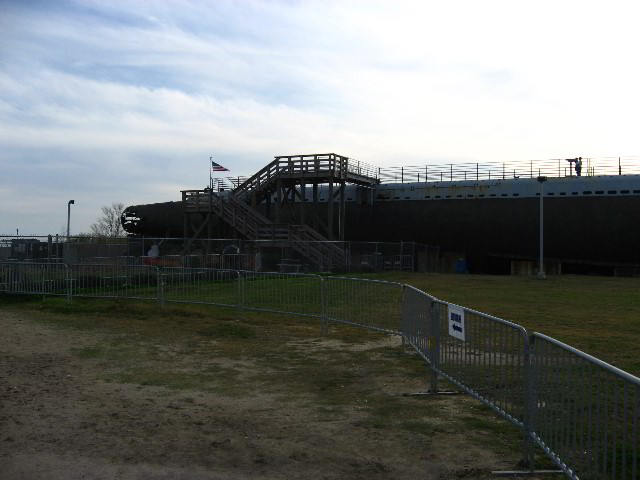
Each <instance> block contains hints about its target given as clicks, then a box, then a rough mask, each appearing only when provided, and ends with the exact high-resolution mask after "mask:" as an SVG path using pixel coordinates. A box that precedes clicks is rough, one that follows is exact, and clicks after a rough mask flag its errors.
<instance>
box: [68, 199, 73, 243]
mask: <svg viewBox="0 0 640 480" xmlns="http://www.w3.org/2000/svg"><path fill="white" fill-rule="evenodd" d="M72 204H75V202H74V201H73V200H69V203H67V242H68V241H69V227H70V226H71V205H72Z"/></svg>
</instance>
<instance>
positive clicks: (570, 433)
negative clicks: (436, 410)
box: [0, 263, 640, 480]
mask: <svg viewBox="0 0 640 480" xmlns="http://www.w3.org/2000/svg"><path fill="white" fill-rule="evenodd" d="M0 292H6V293H18V294H37V295H57V296H66V297H67V299H68V300H70V299H71V298H72V297H98V298H123V299H124V298H127V299H143V300H156V301H159V302H161V303H164V302H178V303H200V304H209V305H222V306H231V307H238V308H242V309H249V310H257V311H269V312H280V313H288V314H295V315H303V316H309V317H316V318H321V319H323V320H324V322H338V323H345V324H351V325H355V326H360V327H365V328H369V329H373V330H377V331H381V332H385V333H391V334H395V335H402V337H403V339H404V340H405V341H407V342H408V343H409V344H410V345H411V346H413V347H414V348H415V350H416V351H417V352H418V353H419V354H420V355H421V356H422V357H423V358H424V359H425V360H426V361H427V362H428V364H429V366H430V368H431V370H432V372H433V373H432V376H431V390H432V392H435V391H437V376H438V375H440V376H442V377H444V378H446V379H447V380H448V381H450V382H452V383H453V384H454V385H456V386H458V387H459V388H460V389H462V390H464V391H465V392H467V393H469V394H470V395H472V396H473V397H475V398H477V399H479V400H480V401H482V402H483V403H485V404H486V405H488V406H489V407H490V408H492V409H493V410H494V411H496V412H497V413H498V414H500V415H501V416H502V417H504V418H505V419H507V420H508V421H510V422H511V423H513V424H514V425H516V426H517V427H519V428H521V429H522V431H523V459H524V460H525V461H527V462H531V460H532V458H533V457H532V449H531V445H532V442H535V443H536V444H537V445H539V446H540V447H541V448H542V449H543V450H544V452H545V453H546V454H547V455H548V456H549V457H550V458H551V459H552V461H553V462H554V463H556V464H557V465H558V467H559V468H560V469H561V470H562V471H563V472H564V473H565V474H566V475H567V476H568V477H570V478H597V479H600V478H602V479H605V478H606V479H612V480H617V479H627V478H631V479H634V480H635V479H637V478H638V453H639V452H640V448H639V447H640V445H639V443H640V439H639V435H638V430H639V428H640V379H638V378H637V377H634V376H633V375H630V374H628V373H626V372H623V371H622V370H619V369H617V368H615V367H612V366H611V365H608V364H606V363H604V362H602V361H600V360H598V359H596V358H594V357H591V356H589V355H587V354H585V353H583V352H581V351H579V350H576V349H574V348H572V347H570V346H568V345H565V344H563V343H561V342H558V341H557V340H554V339H552V338H550V337H547V336H545V335H542V334H539V333H534V334H533V335H531V336H529V335H528V334H527V332H526V330H525V329H524V328H523V327H521V326H519V325H516V324H514V323H511V322H508V321H506V320H503V319H500V318H496V317H492V316H490V315H486V314H484V313H480V312H477V311H474V310H471V309H468V308H464V307H461V306H458V305H453V304H449V303H446V302H443V301H441V300H438V299H436V298H435V297H433V296H431V295H429V294H427V293H425V292H422V291H420V290H418V289H416V288H414V287H411V286H409V285H402V284H399V283H393V282H385V281H379V280H368V279H358V278H345V277H322V276H319V275H303V274H292V273H291V274H285V273H258V272H241V271H236V270H215V269H207V268H179V267H162V268H161V267H152V266H145V265H138V266H126V265H72V266H68V265H65V264H34V263H0ZM325 324H326V323H325Z"/></svg>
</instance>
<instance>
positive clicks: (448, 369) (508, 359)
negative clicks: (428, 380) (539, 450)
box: [434, 301, 529, 427]
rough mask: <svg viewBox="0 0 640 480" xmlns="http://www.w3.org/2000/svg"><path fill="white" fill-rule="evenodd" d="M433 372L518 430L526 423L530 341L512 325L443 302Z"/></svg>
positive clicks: (437, 307) (438, 309) (438, 315)
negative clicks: (434, 369)
mask: <svg viewBox="0 0 640 480" xmlns="http://www.w3.org/2000/svg"><path fill="white" fill-rule="evenodd" d="M434 303H435V306H434V315H435V317H436V319H437V321H438V322H439V327H438V328H439V332H440V335H439V342H438V349H439V355H438V358H437V371H438V373H439V374H441V375H443V376H445V377H446V378H448V379H449V380H451V381H452V382H453V383H455V384H456V385H458V386H459V387H460V388H462V389H463V390H465V391H467V392H468V393H469V394H471V395H472V396H474V397H476V398H478V399H479V400H481V401H483V402H484V403H485V404H487V405H488V406H490V407H491V408H493V409H494V410H495V411H496V412H497V413H499V414H500V415H502V416H503V417H504V418H506V419H507V420H509V421H511V422H512V423H514V424H515V425H517V426H519V427H525V422H527V423H528V411H527V406H526V401H525V398H526V396H525V394H526V392H527V387H528V385H527V371H528V361H529V360H528V354H529V341H528V336H527V332H526V330H525V329H524V328H523V327H521V326H519V325H516V324H513V323H511V322H508V321H506V320H502V319H499V318H495V317H492V316H489V315H485V314H483V313H480V312H476V311H473V310H469V309H466V308H463V307H459V306H457V305H452V304H447V303H444V302H440V301H437V302H434Z"/></svg>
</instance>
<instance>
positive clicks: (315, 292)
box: [241, 272, 323, 317]
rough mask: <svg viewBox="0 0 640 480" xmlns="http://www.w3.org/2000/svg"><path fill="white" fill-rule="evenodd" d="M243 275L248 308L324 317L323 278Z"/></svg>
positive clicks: (271, 274)
mask: <svg viewBox="0 0 640 480" xmlns="http://www.w3.org/2000/svg"><path fill="white" fill-rule="evenodd" d="M241 273H242V289H241V291H242V299H241V301H242V306H243V307H244V308H248V309H252V310H262V311H269V312H281V313H289V314H295V315H303V316H311V317H322V313H323V309H322V305H323V283H322V277H319V276H318V275H304V274H297V273H275V272H270V273H268V272H241Z"/></svg>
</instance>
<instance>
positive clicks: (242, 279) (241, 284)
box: [235, 270, 245, 315]
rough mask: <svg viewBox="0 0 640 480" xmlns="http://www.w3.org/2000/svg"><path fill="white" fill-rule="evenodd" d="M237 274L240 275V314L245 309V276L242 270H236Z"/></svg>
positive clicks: (237, 302)
mask: <svg viewBox="0 0 640 480" xmlns="http://www.w3.org/2000/svg"><path fill="white" fill-rule="evenodd" d="M235 272H236V275H237V276H238V292H237V293H238V298H237V299H236V307H237V308H238V312H239V314H240V315H242V312H243V311H244V303H245V302H244V301H245V298H244V294H245V291H244V276H243V275H242V272H240V271H239V270H235Z"/></svg>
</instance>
